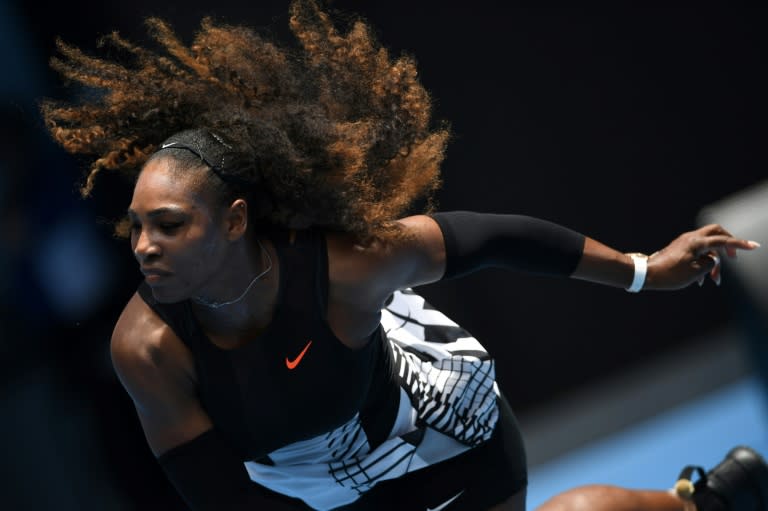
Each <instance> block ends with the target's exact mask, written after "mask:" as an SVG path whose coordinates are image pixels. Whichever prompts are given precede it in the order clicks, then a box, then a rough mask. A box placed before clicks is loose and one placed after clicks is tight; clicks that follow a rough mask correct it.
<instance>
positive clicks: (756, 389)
mask: <svg viewBox="0 0 768 511" xmlns="http://www.w3.org/2000/svg"><path fill="white" fill-rule="evenodd" d="M681 384H682V383H681ZM565 427H567V426H565ZM738 444H745V445H749V446H750V447H752V448H754V449H756V450H757V451H759V452H760V453H762V454H763V455H768V406H766V396H765V394H764V392H763V390H762V387H761V386H760V385H759V383H758V380H757V378H756V377H754V376H747V377H745V378H743V379H741V380H738V381H737V382H735V383H732V384H729V385H727V386H724V387H722V388H720V389H718V390H716V391H714V392H711V393H709V394H706V395H704V396H702V397H699V398H697V399H695V400H691V401H688V402H686V403H684V404H682V405H680V406H677V407H676V408H674V409H672V410H670V411H667V412H664V413H661V414H659V415H657V416H655V417H652V418H650V419H646V420H644V421H642V422H640V423H636V424H635V425H633V426H631V427H629V428H625V429H624V430H622V431H620V432H619V433H615V434H612V435H609V436H605V437H603V438H600V439H598V440H595V441H592V442H591V443H589V444H588V445H586V446H583V447H580V448H577V449H574V450H572V451H569V452H567V453H565V454H563V455H561V456H559V457H557V458H555V459H553V460H550V461H547V462H545V463H543V464H541V465H538V466H534V467H531V470H530V474H529V481H530V483H529V489H528V506H527V508H528V509H535V508H536V507H537V506H539V505H540V504H542V503H543V502H544V501H546V500H547V499H549V498H550V497H552V496H553V495H555V494H557V493H560V492H562V491H564V490H567V489H569V488H573V487H574V486H579V485H584V484H595V483H602V484H612V485H618V486H624V487H628V488H636V489H668V488H670V487H671V486H672V485H673V484H674V482H675V480H676V479H677V476H678V474H679V472H680V470H681V469H682V467H683V466H685V465H701V466H703V467H705V468H711V467H712V466H713V465H715V464H717V463H718V462H719V461H720V460H721V459H722V458H723V455H724V454H725V453H726V452H728V450H729V449H730V448H731V447H733V446H735V445H738Z"/></svg>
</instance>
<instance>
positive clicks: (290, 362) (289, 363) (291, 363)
mask: <svg viewBox="0 0 768 511" xmlns="http://www.w3.org/2000/svg"><path fill="white" fill-rule="evenodd" d="M310 346H312V341H309V342H308V343H307V345H306V346H304V349H303V350H301V353H299V356H298V357H296V358H294V359H293V360H288V357H285V365H286V366H287V367H288V369H294V368H296V366H297V365H299V362H301V359H302V358H304V354H305V353H306V352H307V350H308V349H309V347H310Z"/></svg>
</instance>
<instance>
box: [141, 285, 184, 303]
mask: <svg viewBox="0 0 768 511" xmlns="http://www.w3.org/2000/svg"><path fill="white" fill-rule="evenodd" d="M150 289H151V290H152V296H153V297H154V298H155V300H157V302H158V303H178V302H183V301H184V300H187V299H189V296H188V295H187V294H185V293H180V292H178V290H174V289H172V288H168V287H160V286H157V287H152V286H150Z"/></svg>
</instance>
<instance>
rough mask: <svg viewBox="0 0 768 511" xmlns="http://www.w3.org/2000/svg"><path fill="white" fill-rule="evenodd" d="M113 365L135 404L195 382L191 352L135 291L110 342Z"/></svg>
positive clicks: (178, 389)
mask: <svg viewBox="0 0 768 511" xmlns="http://www.w3.org/2000/svg"><path fill="white" fill-rule="evenodd" d="M110 353H111V356H112V364H113V366H114V369H115V372H116V373H117V376H118V378H119V379H120V381H121V383H122V384H123V386H124V387H125V389H126V390H127V391H128V393H129V394H130V395H131V397H132V398H133V400H134V401H135V402H136V404H137V405H139V404H141V403H143V402H146V401H149V400H151V399H153V398H154V397H157V396H158V395H161V394H162V393H163V391H164V390H169V391H170V390H171V389H174V391H183V390H184V387H188V386H190V385H191V384H192V382H193V381H194V362H193V360H192V354H191V353H190V352H189V350H188V349H187V348H186V346H185V345H184V343H183V342H182V341H181V340H180V339H179V338H178V336H177V335H176V334H175V333H174V331H173V330H172V329H171V328H170V326H168V324H166V323H165V322H164V321H163V320H162V319H161V318H160V317H159V316H158V315H157V314H155V312H154V311H153V310H152V309H151V308H150V307H149V305H147V303H146V302H145V301H144V300H143V299H142V298H141V296H139V294H138V293H134V295H133V296H132V297H131V299H130V300H129V301H128V303H127V304H126V306H125V308H124V309H123V311H122V313H121V314H120V317H119V319H118V320H117V323H116V324H115V328H114V330H113V332H112V338H111V342H110Z"/></svg>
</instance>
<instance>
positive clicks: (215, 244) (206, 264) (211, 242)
mask: <svg viewBox="0 0 768 511" xmlns="http://www.w3.org/2000/svg"><path fill="white" fill-rule="evenodd" d="M186 245H187V250H184V255H183V256H182V258H183V260H184V261H183V262H184V266H185V267H186V268H188V270H189V271H190V272H194V274H192V275H190V277H191V278H195V277H197V278H198V279H201V278H205V277H206V276H207V275H208V274H209V273H210V272H211V271H213V270H214V269H215V268H217V267H218V266H219V264H220V263H221V260H222V258H223V254H224V251H225V246H224V243H222V240H221V239H220V238H219V237H218V236H216V235H208V236H199V237H198V236H191V237H190V238H189V239H188V240H187V243H186Z"/></svg>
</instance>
